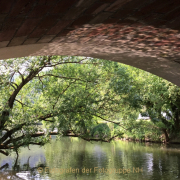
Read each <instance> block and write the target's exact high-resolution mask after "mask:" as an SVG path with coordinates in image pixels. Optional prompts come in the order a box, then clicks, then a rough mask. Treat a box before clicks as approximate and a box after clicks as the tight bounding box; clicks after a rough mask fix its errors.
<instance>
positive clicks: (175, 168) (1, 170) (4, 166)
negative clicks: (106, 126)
mask: <svg viewBox="0 0 180 180" xmlns="http://www.w3.org/2000/svg"><path fill="white" fill-rule="evenodd" d="M30 149H31V150H30V151H29V150H28V149H26V148H22V149H21V153H20V157H19V159H18V160H16V156H15V154H12V156H11V157H5V156H3V155H0V166H1V167H0V177H1V179H2V180H3V179H38V180H39V179H49V180H51V179H52V180H56V179H57V180H59V179H63V180H64V179H68V180H69V179H79V180H81V179H82V180H84V179H92V180H94V179H105V180H106V179H113V180H114V179H125V180H128V179H132V180H137V179H146V180H151V179H154V180H169V179H171V180H173V179H180V146H178V145H174V146H167V147H166V146H165V145H160V144H139V143H133V142H122V141H114V142H111V143H100V142H93V143H89V142H86V141H84V140H81V139H78V138H62V139H61V140H60V141H56V140H55V139H52V142H51V143H50V144H47V145H46V146H45V148H39V147H36V146H31V147H30Z"/></svg>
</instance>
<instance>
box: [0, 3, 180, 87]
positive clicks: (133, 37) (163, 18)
mask: <svg viewBox="0 0 180 180" xmlns="http://www.w3.org/2000/svg"><path fill="white" fill-rule="evenodd" d="M179 12H180V2H179V1H173V2H170V1H166V0H163V1H161V0H147V1H143V3H142V1H140V0H101V1H100V0H99V1H98V0H86V1H85V0H72V1H67V0H66V1H65V0H52V1H45V0H39V1H37V0H32V1H29V0H23V1H21V0H17V1H13V0H12V1H1V2H0V23H1V26H0V59H7V58H15V57H23V56H32V55H51V54H53V55H79V56H91V57H97V58H102V59H106V60H112V61H117V62H122V63H125V64H128V65H132V66H135V67H138V68H140V69H143V70H146V71H149V72H151V73H153V74H156V75H158V76H161V77H163V78H165V79H167V80H169V81H171V82H173V83H174V84H177V85H178V86H180V31H179V29H180V13H179Z"/></svg>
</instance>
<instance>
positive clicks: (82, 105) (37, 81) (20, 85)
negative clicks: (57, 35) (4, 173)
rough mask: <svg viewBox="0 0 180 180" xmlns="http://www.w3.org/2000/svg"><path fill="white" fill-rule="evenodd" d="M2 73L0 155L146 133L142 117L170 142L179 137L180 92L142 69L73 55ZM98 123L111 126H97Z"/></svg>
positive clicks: (39, 59) (9, 65)
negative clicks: (65, 140) (61, 141)
mask: <svg viewBox="0 0 180 180" xmlns="http://www.w3.org/2000/svg"><path fill="white" fill-rule="evenodd" d="M0 68H1V72H0V141H1V143H0V152H1V153H3V154H5V155H9V153H10V152H11V151H12V150H14V151H16V153H17V154H18V149H19V148H20V147H21V146H29V145H30V144H33V145H44V144H45V143H47V142H49V140H50V135H53V134H54V135H59V136H60V137H61V136H73V137H80V138H82V139H85V140H87V141H91V140H94V141H105V142H110V141H111V140H112V139H114V138H115V137H118V136H119V137H121V135H122V134H123V133H125V132H127V131H129V132H135V130H137V128H139V127H138V126H141V127H142V128H140V129H139V131H141V132H142V129H143V128H144V123H145V122H143V123H142V122H140V123H139V122H137V121H136V120H137V117H138V114H139V113H141V114H142V115H148V116H149V117H150V118H151V121H152V123H153V124H152V126H153V127H156V128H158V129H159V131H162V132H163V133H164V134H165V136H166V141H169V140H170V139H171V138H173V137H175V136H176V135H177V134H178V133H179V128H180V120H179V118H180V101H179V99H180V88H179V87H177V86H175V85H174V84H172V83H170V82H168V81H166V80H163V79H161V78H159V77H157V76H154V75H151V74H149V73H147V72H144V71H142V70H139V69H136V68H133V67H129V66H125V65H121V64H119V63H117V62H111V61H105V60H101V59H94V58H89V57H74V56H36V57H24V58H15V59H8V60H0ZM100 120H102V121H103V123H104V122H106V123H107V124H106V125H103V124H102V125H101V124H99V125H98V121H100ZM40 122H43V124H44V125H45V127H46V128H42V127H41V126H39V125H38V124H39V123H40ZM55 128H57V132H54V131H53V130H54V129H55ZM98 129H99V132H100V131H101V133H99V134H98V137H96V138H94V137H93V135H94V134H95V132H96V131H97V130H98ZM109 130H111V131H109ZM110 132H111V133H110Z"/></svg>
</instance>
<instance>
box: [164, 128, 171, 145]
mask: <svg viewBox="0 0 180 180" xmlns="http://www.w3.org/2000/svg"><path fill="white" fill-rule="evenodd" d="M162 131H163V133H164V135H165V143H168V142H169V140H170V138H169V135H168V133H167V131H166V129H162Z"/></svg>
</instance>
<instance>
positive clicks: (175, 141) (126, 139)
mask: <svg viewBox="0 0 180 180" xmlns="http://www.w3.org/2000/svg"><path fill="white" fill-rule="evenodd" d="M117 140H121V141H130V142H131V141H132V142H135V141H137V142H151V143H166V142H165V140H162V141H161V140H159V141H158V140H152V139H147V138H145V139H134V138H130V137H126V138H117ZM168 144H180V138H176V139H173V140H171V141H170V142H168Z"/></svg>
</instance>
